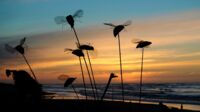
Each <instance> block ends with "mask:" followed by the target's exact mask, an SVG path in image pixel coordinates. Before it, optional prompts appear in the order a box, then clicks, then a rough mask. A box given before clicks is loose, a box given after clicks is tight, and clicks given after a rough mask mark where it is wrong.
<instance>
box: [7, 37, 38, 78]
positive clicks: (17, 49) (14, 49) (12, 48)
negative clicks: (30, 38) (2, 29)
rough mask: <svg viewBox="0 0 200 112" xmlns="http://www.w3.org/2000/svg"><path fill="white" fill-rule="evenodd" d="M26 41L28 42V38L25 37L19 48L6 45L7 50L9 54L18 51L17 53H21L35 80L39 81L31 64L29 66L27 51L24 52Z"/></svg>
mask: <svg viewBox="0 0 200 112" xmlns="http://www.w3.org/2000/svg"><path fill="white" fill-rule="evenodd" d="M25 41H26V37H24V38H23V39H21V40H20V43H19V44H18V45H17V46H15V47H12V46H10V45H8V44H5V49H6V50H7V51H8V52H10V53H15V52H16V51H17V52H18V53H20V54H21V55H22V57H23V58H24V60H25V62H26V64H27V65H28V67H29V69H30V71H31V72H32V74H33V77H34V79H35V80H36V81H37V78H36V76H35V73H34V72H33V69H32V68H31V66H30V64H29V62H28V60H27V58H26V56H25V51H24V47H23V45H24V43H25Z"/></svg>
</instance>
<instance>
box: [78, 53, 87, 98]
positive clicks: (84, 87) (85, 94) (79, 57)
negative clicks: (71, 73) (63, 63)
mask: <svg viewBox="0 0 200 112" xmlns="http://www.w3.org/2000/svg"><path fill="white" fill-rule="evenodd" d="M79 62H80V67H81V73H82V79H83V86H84V88H85V97H86V100H87V91H86V84H85V77H84V74H83V67H82V62H81V58H80V57H79Z"/></svg>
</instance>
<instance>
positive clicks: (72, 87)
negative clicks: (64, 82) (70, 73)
mask: <svg viewBox="0 0 200 112" xmlns="http://www.w3.org/2000/svg"><path fill="white" fill-rule="evenodd" d="M71 86H72V89H73V90H74V92H75V94H76V97H77V98H78V99H79V97H78V93H77V92H76V89H75V87H74V86H73V85H71Z"/></svg>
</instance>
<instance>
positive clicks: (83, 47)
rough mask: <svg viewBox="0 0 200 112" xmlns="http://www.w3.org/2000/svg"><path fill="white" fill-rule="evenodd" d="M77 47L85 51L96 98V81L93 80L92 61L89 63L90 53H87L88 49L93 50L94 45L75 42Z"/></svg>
mask: <svg viewBox="0 0 200 112" xmlns="http://www.w3.org/2000/svg"><path fill="white" fill-rule="evenodd" d="M77 47H78V48H79V49H81V50H85V51H86V54H87V58H88V62H89V65H90V70H91V74H92V79H93V83H94V88H95V92H96V95H97V99H98V91H97V86H96V81H95V77H94V72H93V68H92V63H91V60H90V55H89V52H88V51H94V47H93V46H92V45H90V44H81V45H79V44H77Z"/></svg>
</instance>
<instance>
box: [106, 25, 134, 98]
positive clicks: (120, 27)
mask: <svg viewBox="0 0 200 112" xmlns="http://www.w3.org/2000/svg"><path fill="white" fill-rule="evenodd" d="M130 24H131V21H127V22H125V23H124V24H120V25H114V24H112V23H104V25H108V26H111V27H114V29H113V35H114V37H116V36H117V37H118V46H119V65H120V75H121V87H122V100H123V101H124V81H123V70H122V56H121V42H120V36H119V33H120V32H121V31H122V30H123V29H124V28H125V26H128V25H130Z"/></svg>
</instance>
